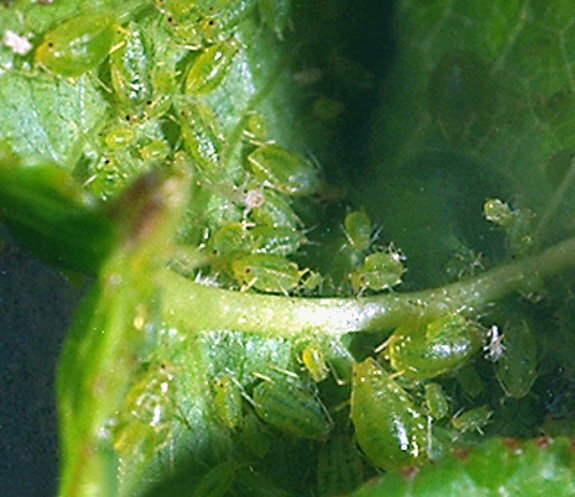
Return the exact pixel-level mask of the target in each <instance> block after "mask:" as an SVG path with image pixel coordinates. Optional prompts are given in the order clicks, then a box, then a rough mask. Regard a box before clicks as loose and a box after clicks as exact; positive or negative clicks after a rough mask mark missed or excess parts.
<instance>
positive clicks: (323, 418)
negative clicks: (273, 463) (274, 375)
mask: <svg viewBox="0 0 575 497" xmlns="http://www.w3.org/2000/svg"><path fill="white" fill-rule="evenodd" d="M253 405H254V409H255V411H256V413H257V415H258V416H259V417H260V418H261V419H262V420H263V421H265V422H266V423H268V424H270V425H272V426H274V427H276V428H278V429H279V430H282V431H284V432H286V433H288V434H289V435H292V436H295V437H300V438H309V439H312V440H325V439H326V438H327V436H328V435H329V432H330V431H331V429H332V428H333V421H332V420H331V417H330V416H329V413H328V412H327V409H326V408H325V406H324V405H323V404H322V402H321V401H320V400H319V399H318V398H316V397H315V396H314V395H312V394H311V393H309V392H307V391H306V390H304V389H303V388H302V387H300V386H299V385H297V384H295V383H294V382H293V381H292V380H287V381H278V380H264V381H263V382H261V383H260V384H259V385H257V386H256V387H255V388H254V391H253Z"/></svg>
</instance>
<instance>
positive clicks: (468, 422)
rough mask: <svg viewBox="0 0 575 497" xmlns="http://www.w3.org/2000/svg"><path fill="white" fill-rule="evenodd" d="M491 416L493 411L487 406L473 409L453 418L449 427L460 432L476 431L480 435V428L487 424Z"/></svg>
mask: <svg viewBox="0 0 575 497" xmlns="http://www.w3.org/2000/svg"><path fill="white" fill-rule="evenodd" d="M491 416H493V411H492V410H491V409H489V408H488V407H487V406H481V407H474V408H473V409H469V410H468V411H463V412H462V413H460V414H457V415H456V416H454V417H453V418H452V419H451V425H452V426H453V427H454V428H455V429H456V430H459V431H461V432H468V431H477V432H479V433H480V434H482V433H483V431H482V428H483V427H484V426H485V425H487V423H489V420H490V419H491Z"/></svg>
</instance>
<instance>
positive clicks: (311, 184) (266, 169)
mask: <svg viewBox="0 0 575 497" xmlns="http://www.w3.org/2000/svg"><path fill="white" fill-rule="evenodd" d="M247 165H248V168H249V170H250V171H251V172H252V173H253V175H254V176H255V177H256V178H257V179H258V180H260V181H262V182H264V183H265V184H268V185H269V186H271V187H272V188H275V189H276V190H278V191H279V192H280V193H283V194H284V195H291V196H294V197H302V196H308V195H313V194H314V193H318V192H319V191H320V190H321V188H322V185H323V182H322V180H321V175H320V172H319V169H318V168H317V167H316V166H315V164H313V163H312V162H311V161H309V160H306V159H304V158H303V157H300V156H299V155H297V154H294V153H293V152H290V151H289V150H287V149H285V148H283V147H281V146H280V145H278V144H276V143H264V144H262V145H260V146H259V147H257V148H256V149H255V150H254V151H253V152H252V153H251V154H250V155H248V157H247Z"/></svg>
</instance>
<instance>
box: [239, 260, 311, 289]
mask: <svg viewBox="0 0 575 497" xmlns="http://www.w3.org/2000/svg"><path fill="white" fill-rule="evenodd" d="M232 271H233V274H234V278H235V279H236V280H237V281H238V282H239V283H240V284H242V285H244V287H245V288H251V287H253V288H255V289H257V290H260V291H262V292H269V293H284V294H285V293H287V292H289V291H291V290H294V289H295V288H297V286H298V284H299V281H300V278H301V271H300V270H299V268H298V266H297V264H296V263H295V262H292V261H290V260H288V259H286V258H285V257H281V256H279V255H274V254H249V255H245V256H243V257H241V258H239V259H237V260H235V261H234V262H233V263H232Z"/></svg>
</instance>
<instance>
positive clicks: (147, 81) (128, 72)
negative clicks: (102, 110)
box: [110, 22, 153, 111]
mask: <svg viewBox="0 0 575 497" xmlns="http://www.w3.org/2000/svg"><path fill="white" fill-rule="evenodd" d="M148 44H149V43H148V42H147V40H146V38H145V37H144V34H143V32H142V31H141V30H140V29H139V28H138V26H137V24H136V23H133V22H131V23H129V24H128V26H127V27H126V28H117V29H116V35H115V37H114V47H113V49H112V51H111V52H110V76H111V81H112V88H113V89H114V94H115V96H116V98H117V100H118V102H119V103H120V104H121V105H123V106H125V107H126V108H128V109H131V110H133V111H139V110H140V107H141V106H142V105H143V104H144V102H145V101H146V100H149V99H150V98H151V97H152V92H153V89H152V77H151V65H152V59H151V50H150V47H149V46H148Z"/></svg>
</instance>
